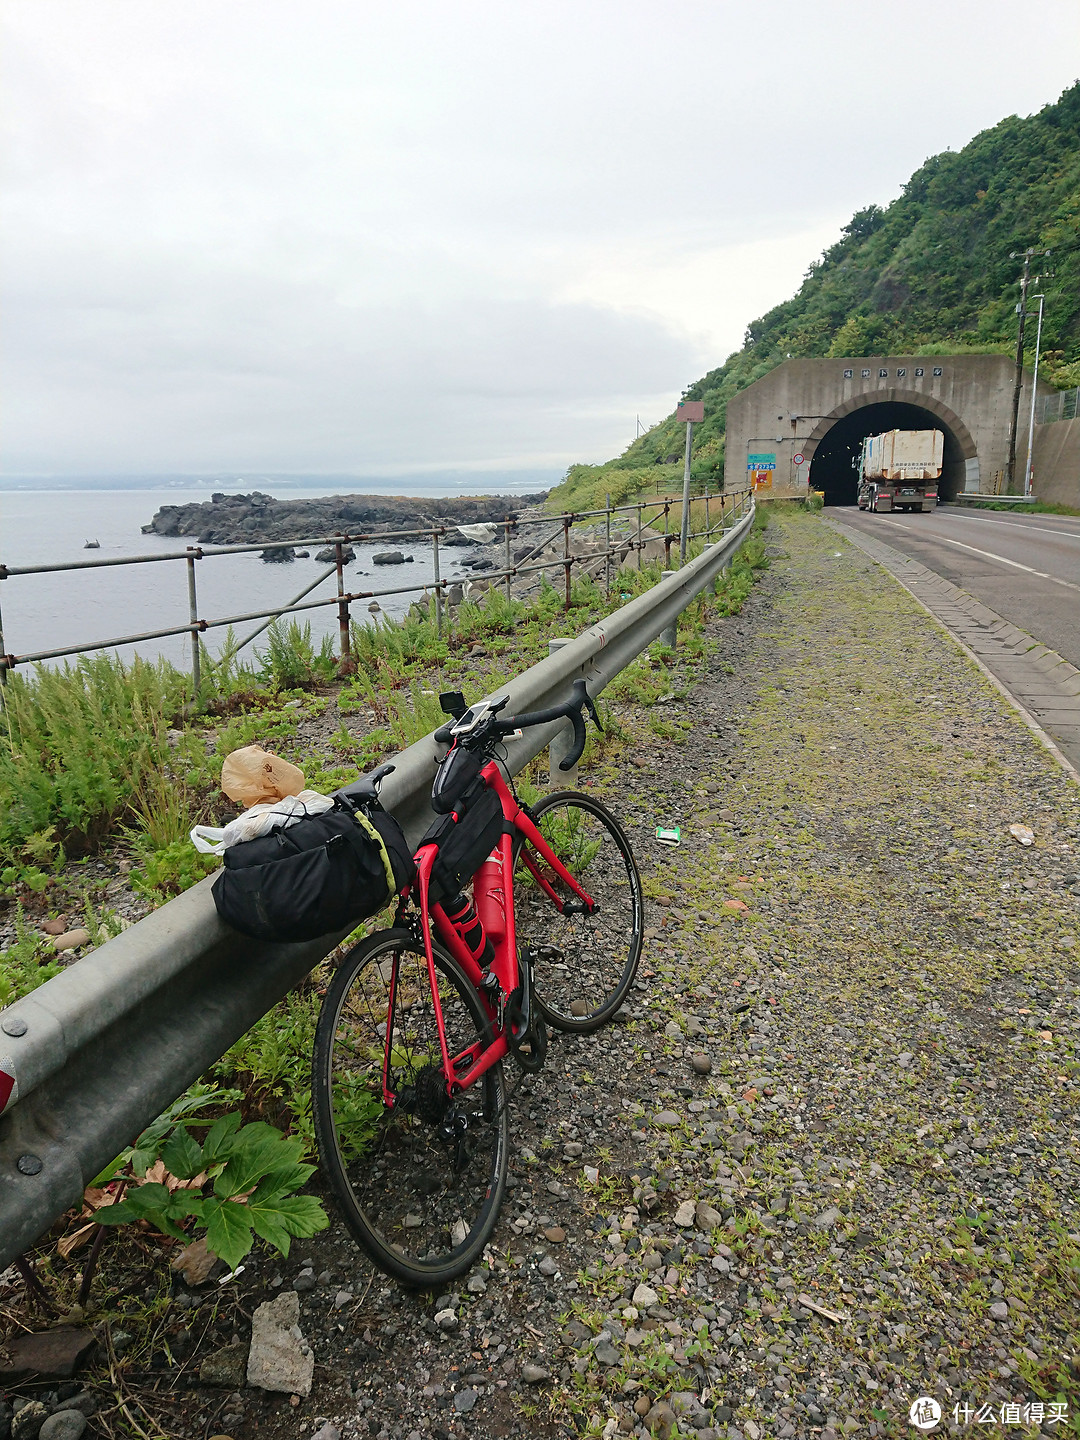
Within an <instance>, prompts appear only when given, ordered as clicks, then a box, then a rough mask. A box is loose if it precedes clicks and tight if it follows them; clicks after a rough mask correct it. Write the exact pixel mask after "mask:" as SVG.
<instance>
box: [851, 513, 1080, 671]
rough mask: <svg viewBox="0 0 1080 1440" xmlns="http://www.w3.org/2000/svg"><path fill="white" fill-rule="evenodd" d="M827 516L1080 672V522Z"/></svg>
mask: <svg viewBox="0 0 1080 1440" xmlns="http://www.w3.org/2000/svg"><path fill="white" fill-rule="evenodd" d="M829 513H830V514H831V515H833V516H835V518H836V519H837V520H843V522H844V523H845V524H846V525H851V526H852V527H853V528H855V529H858V530H862V531H864V532H865V533H866V534H867V535H874V536H876V537H877V538H878V539H879V540H882V541H884V542H885V544H887V545H892V546H894V547H895V549H897V550H900V551H902V552H903V553H904V554H905V555H910V556H912V557H913V558H914V559H916V560H918V561H920V563H921V564H923V565H925V566H926V567H927V568H928V569H930V570H934V571H936V572H937V573H938V574H939V575H944V576H945V578H946V579H947V580H951V581H952V582H953V584H954V585H958V586H960V588H961V589H963V590H966V591H967V592H968V593H969V594H971V595H974V596H975V597H976V598H977V599H979V600H981V601H982V602H983V604H984V605H988V606H989V607H990V609H991V610H996V611H997V613H998V614H999V615H1002V616H1004V618H1005V619H1006V620H1009V621H1011V622H1012V624H1013V625H1016V626H1017V627H1018V628H1019V629H1021V630H1025V631H1026V632H1027V633H1028V634H1029V635H1032V636H1034V638H1035V639H1036V640H1041V641H1042V643H1043V644H1044V645H1048V646H1049V647H1050V648H1051V649H1053V650H1056V651H1057V652H1058V654H1059V655H1063V656H1064V657H1065V659H1066V660H1069V661H1071V663H1072V664H1073V665H1076V666H1078V667H1080V516H1066V515H1016V514H1012V513H1008V512H1005V511H998V510H987V511H980V512H976V511H973V510H969V509H966V508H963V507H960V506H953V505H946V506H940V507H939V508H938V509H937V510H934V511H931V512H930V513H929V514H906V515H871V514H868V513H865V512H864V511H861V510H859V509H858V508H857V507H856V506H854V505H848V506H837V507H835V508H834V509H830V511H829Z"/></svg>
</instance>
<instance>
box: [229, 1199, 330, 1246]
mask: <svg viewBox="0 0 1080 1440" xmlns="http://www.w3.org/2000/svg"><path fill="white" fill-rule="evenodd" d="M254 1199H255V1197H254V1196H252V1200H253V1201H254ZM245 1208H246V1209H247V1210H248V1211H249V1213H250V1215H251V1223H252V1224H253V1225H254V1227H255V1233H256V1234H257V1235H260V1236H261V1237H262V1239H264V1240H266V1241H268V1242H269V1243H270V1244H271V1245H273V1246H274V1247H275V1249H277V1250H280V1251H281V1253H282V1255H288V1253H289V1244H290V1236H296V1237H297V1238H298V1239H301V1240H306V1239H307V1238H308V1236H309V1235H314V1234H315V1233H316V1232H317V1231H319V1230H325V1229H326V1228H327V1226H328V1225H329V1224H330V1220H329V1217H328V1216H327V1214H326V1211H325V1210H324V1209H323V1207H322V1205H321V1203H320V1202H319V1201H318V1200H316V1199H315V1197H314V1195H287V1196H285V1197H284V1198H283V1199H280V1200H276V1201H274V1202H273V1203H269V1202H267V1203H264V1204H249V1205H247V1206H246V1207H245Z"/></svg>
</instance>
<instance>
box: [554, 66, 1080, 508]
mask: <svg viewBox="0 0 1080 1440" xmlns="http://www.w3.org/2000/svg"><path fill="white" fill-rule="evenodd" d="M1028 246H1031V247H1033V248H1035V249H1037V250H1050V251H1052V256H1051V259H1050V260H1049V261H1045V260H1042V261H1036V262H1035V264H1034V266H1033V270H1032V274H1033V276H1034V275H1035V274H1037V273H1040V270H1041V273H1042V277H1043V278H1042V284H1041V287H1040V288H1041V289H1042V290H1043V291H1045V294H1046V314H1045V319H1044V322H1043V361H1042V364H1043V366H1044V369H1043V370H1042V373H1043V374H1044V375H1045V376H1046V378H1047V379H1048V380H1050V382H1051V383H1053V384H1056V385H1058V386H1059V387H1060V388H1062V389H1064V388H1068V387H1071V386H1074V385H1080V83H1078V84H1076V85H1073V86H1072V87H1071V88H1070V89H1068V90H1066V91H1065V93H1064V94H1063V95H1062V96H1061V98H1060V100H1058V101H1057V103H1056V104H1054V105H1047V106H1046V107H1045V108H1044V109H1043V110H1041V111H1039V113H1038V114H1037V115H1031V116H1028V117H1026V118H1023V119H1022V118H1020V117H1019V116H1016V115H1012V116H1010V117H1009V118H1008V119H1006V120H1002V121H1001V123H1000V124H998V125H995V126H994V127H993V128H992V129H990V130H984V131H983V132H982V133H981V134H979V135H976V136H975V138H974V139H973V140H972V141H971V142H970V144H968V145H965V146H964V148H963V149H962V150H960V151H958V152H956V153H955V154H954V153H953V152H951V151H946V152H945V153H944V154H941V155H935V156H933V157H932V158H931V159H929V160H927V161H926V163H925V164H924V165H922V166H921V167H920V168H919V169H918V170H917V171H916V172H915V174H914V175H913V176H912V177H911V179H910V180H909V181H908V183H907V184H906V185H905V186H904V189H903V192H902V193H901V195H900V196H899V198H898V199H897V200H894V201H893V203H892V204H891V205H889V206H888V207H887V208H886V209H881V208H880V207H879V206H877V205H869V206H867V207H866V209H864V210H860V211H859V212H858V213H857V214H856V215H854V216H853V217H852V219H851V220H850V222H849V223H848V224H847V225H845V226H844V228H843V230H842V231H841V234H840V238H839V239H838V240H837V242H836V244H835V245H831V246H830V247H829V249H828V250H826V251H825V253H824V254H823V255H822V256H821V258H820V259H819V260H815V261H814V263H813V264H812V265H811V266H810V269H809V270H808V271H807V274H806V278H805V279H804V281H803V283H802V286H801V287H800V289H799V291H798V293H797V294H796V295H794V296H793V297H792V298H791V299H790V300H785V301H784V303H783V304H781V305H777V306H776V307H775V308H774V309H772V310H770V311H769V312H768V314H767V315H763V316H762V317H761V319H759V320H755V321H754V322H753V323H752V324H751V325H750V326H749V327H748V329H747V332H746V340H745V342H744V344H743V347H742V349H741V350H739V351H737V352H736V353H735V354H734V355H731V356H730V357H729V358H728V359H727V360H726V361H725V362H724V364H723V365H721V366H719V367H717V369H715V370H710V371H709V373H708V374H707V375H704V376H702V378H701V379H700V380H698V381H696V382H695V383H694V384H693V385H691V386H690V387H689V388H688V389H687V390H686V392H685V398H687V399H690V400H704V401H705V423H704V424H703V425H701V426H697V427H695V438H694V455H695V458H694V473H695V475H696V476H698V477H699V478H705V477H710V478H715V479H716V480H717V481H718V480H719V478H720V476H721V474H722V472H723V459H724V425H725V418H726V412H727V402H728V400H729V399H730V398H731V396H732V395H734V394H736V393H737V392H738V391H739V390H743V389H745V388H746V386H747V385H750V384H752V383H753V382H754V381H755V380H759V379H760V378H761V377H762V376H763V375H766V374H768V372H769V371H770V370H771V369H773V367H774V366H776V365H779V364H781V363H782V362H783V361H784V360H785V359H787V358H789V357H795V356H825V355H836V356H842V355H843V356H846V355H850V356H865V355H934V354H955V353H957V352H958V351H964V350H972V351H995V350H1004V351H1009V352H1011V351H1012V349H1013V347H1014V346H1015V344H1016V310H1015V307H1016V302H1017V300H1018V298H1019V293H1020V287H1019V275H1020V262H1019V261H1018V260H1014V259H1010V251H1017V250H1024V249H1025V248H1027V247H1028ZM1047 266H1049V267H1050V273H1049V274H1047V273H1046V269H1045V267H1047ZM1027 333H1028V340H1029V342H1030V353H1029V356H1028V359H1029V362H1030V361H1032V360H1033V359H1034V342H1035V327H1034V325H1032V326H1029V328H1028V332H1027ZM681 432H682V427H681V426H680V425H678V424H677V423H676V421H675V420H674V418H673V417H669V418H668V419H667V420H665V421H663V422H662V423H661V424H659V425H656V426H654V427H653V428H652V429H651V430H650V431H649V432H648V433H647V434H645V435H643V436H641V437H640V438H639V439H638V440H635V441H634V443H633V444H632V445H630V446H629V448H628V449H627V450H626V451H625V452H624V454H623V455H621V456H619V457H618V458H617V459H615V460H611V461H609V462H608V463H607V464H606V465H603V466H597V465H575V466H572V467H571V469H570V470H569V472H568V474H567V479H566V481H565V482H564V483H563V485H562V486H560V487H559V488H558V489H557V490H555V491H553V492H552V503H554V504H555V505H557V506H558V507H560V508H561V507H563V506H564V505H571V506H577V507H579V508H580V507H583V506H584V505H586V504H591V503H596V502H600V503H602V501H603V496H604V494H605V493H607V492H610V493H611V495H612V498H613V499H615V498H616V497H618V498H619V499H623V498H626V497H628V496H629V495H632V494H636V493H637V492H638V491H639V490H640V489H646V488H647V489H648V490H652V489H653V488H654V486H655V483H656V481H657V480H661V481H662V482H664V483H668V484H671V483H673V482H674V479H675V476H676V475H677V474H678V473H680V471H681V462H682V447H683V437H682V433H681ZM669 459H670V460H673V461H674V463H673V464H671V465H669V464H666V463H665V462H667V461H668V460H669Z"/></svg>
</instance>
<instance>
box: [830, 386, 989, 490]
mask: <svg viewBox="0 0 1080 1440" xmlns="http://www.w3.org/2000/svg"><path fill="white" fill-rule="evenodd" d="M888 430H940V431H941V433H942V434H943V435H944V436H945V445H944V453H943V456H942V466H941V482H940V485H939V493H940V494H941V497H942V499H944V500H951V499H952V498H953V496H954V495H955V494H956V492H957V491H958V490H963V488H964V454H963V451H962V449H961V447H960V442H959V441H958V440H957V438H956V436H955V435H954V434H953V432H952V431H951V430H950V429H949V427H948V425H946V423H945V421H944V420H941V419H939V417H938V416H937V415H935V414H934V413H933V411H932V410H924V409H923V408H922V406H921V405H908V404H906V403H905V402H903V401H900V400H883V401H881V402H880V403H878V404H875V405H864V406H862V408H861V409H859V410H853V411H852V412H851V414H850V415H845V416H844V417H843V418H842V419H840V420H837V422H836V424H835V425H833V426H832V427H831V429H829V430H827V431H826V432H825V434H824V435H823V436H822V438H821V440H820V441H819V442H818V447H817V449H816V450H815V452H814V458H813V460H812V461H811V462H810V484H811V486H812V487H813V489H815V490H824V492H825V504H826V505H854V504H855V502H856V499H857V496H858V490H859V456H860V454H861V453H862V442H863V440H864V439H865V438H866V436H867V435H883V434H885V432H886V431H888Z"/></svg>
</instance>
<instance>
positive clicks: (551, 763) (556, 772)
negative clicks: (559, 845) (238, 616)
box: [548, 640, 578, 790]
mask: <svg viewBox="0 0 1080 1440" xmlns="http://www.w3.org/2000/svg"><path fill="white" fill-rule="evenodd" d="M571 644H573V641H571V640H549V641H548V654H549V655H554V654H555V652H556V650H561V649H562V648H563V646H564V645H571ZM573 743H574V730H573V726H572V725H571V724H570V721H569V720H565V721H564V722H563V724H562V725H561V726H560V727H559V729H558V730H557V731H556V733H555V734H554V735H553V736H552V737H551V741H550V743H549V745H548V783H549V784H550V785H551V787H552V789H554V790H559V789H562V788H563V787H564V786H567V787H569V788H570V789H572V790H573V789H576V788H577V783H578V767H577V766H576V765H575V766H574V768H573V769H572V770H560V769H559V761H560V760H562V759H563V757H564V756H565V755H569V753H570V748H571V746H572V745H573Z"/></svg>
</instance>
